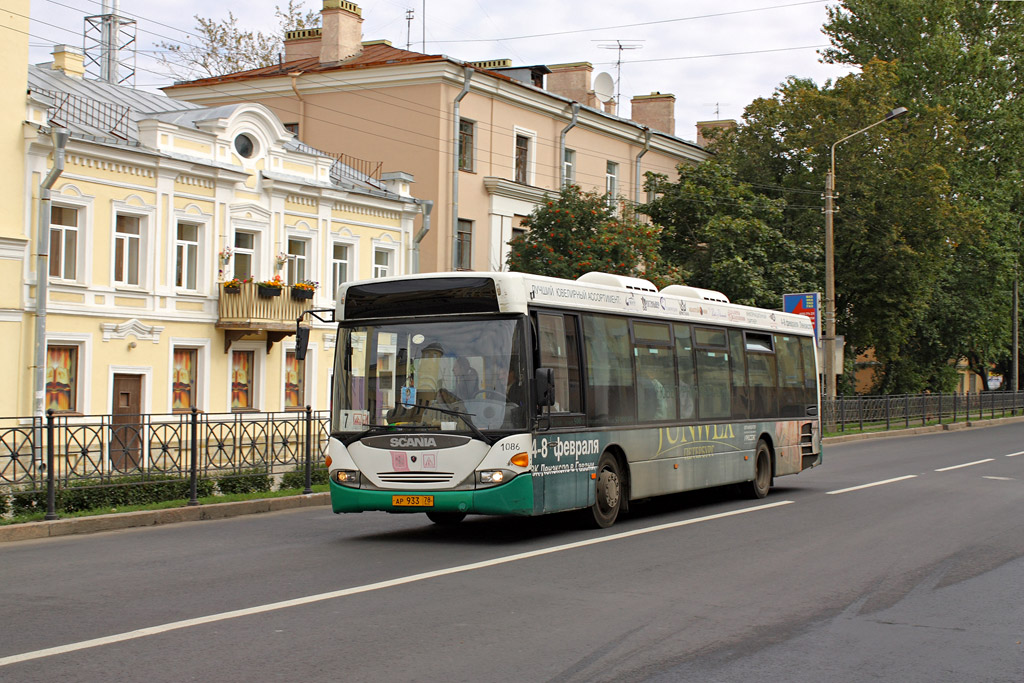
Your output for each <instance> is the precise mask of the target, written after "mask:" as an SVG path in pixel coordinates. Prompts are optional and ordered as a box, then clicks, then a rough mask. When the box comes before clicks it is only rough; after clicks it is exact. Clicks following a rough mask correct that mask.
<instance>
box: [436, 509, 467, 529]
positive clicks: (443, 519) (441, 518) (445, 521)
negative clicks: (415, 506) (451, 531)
mask: <svg viewBox="0 0 1024 683" xmlns="http://www.w3.org/2000/svg"><path fill="white" fill-rule="evenodd" d="M465 518H466V513H465V512H428V513H427V519H429V520H430V521H431V522H433V523H434V524H440V525H441V526H452V525H453V524H458V523H459V522H461V521H462V520H464V519H465Z"/></svg>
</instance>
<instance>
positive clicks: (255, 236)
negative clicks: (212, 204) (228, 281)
mask: <svg viewBox="0 0 1024 683" xmlns="http://www.w3.org/2000/svg"><path fill="white" fill-rule="evenodd" d="M240 234H241V235H252V248H242V247H239V246H238V236H239V235H240ZM262 236H263V235H262V233H261V232H260V231H259V230H252V229H249V228H236V229H235V230H234V231H233V232H232V234H231V249H232V252H233V253H232V256H231V277H242V278H246V277H251V278H253V279H254V280H258V279H259V278H260V277H262V276H261V275H260V272H261V269H260V242H261V241H262V240H261V239H260V238H261V237H262ZM240 254H247V255H248V256H249V272H248V274H245V273H243V274H240V273H239V272H238V270H237V269H238V262H239V261H240V260H241V259H239V255H240Z"/></svg>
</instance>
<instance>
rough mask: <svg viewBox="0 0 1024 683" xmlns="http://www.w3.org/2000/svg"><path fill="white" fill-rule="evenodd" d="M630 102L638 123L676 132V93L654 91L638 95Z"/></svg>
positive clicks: (654, 128) (671, 133)
mask: <svg viewBox="0 0 1024 683" xmlns="http://www.w3.org/2000/svg"><path fill="white" fill-rule="evenodd" d="M630 104H631V106H632V118H633V120H634V121H636V122H637V123H639V124H642V125H645V126H647V127H648V128H651V129H652V130H659V131H661V132H662V133H668V134H669V135H675V134H676V96H675V95H672V94H670V93H664V94H663V93H660V92H652V93H651V94H650V95H637V96H636V97H634V98H633V99H632V100H630Z"/></svg>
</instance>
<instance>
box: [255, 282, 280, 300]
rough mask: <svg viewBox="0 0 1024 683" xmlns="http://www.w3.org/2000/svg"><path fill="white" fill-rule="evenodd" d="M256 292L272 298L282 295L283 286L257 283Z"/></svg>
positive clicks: (265, 297) (266, 297)
mask: <svg viewBox="0 0 1024 683" xmlns="http://www.w3.org/2000/svg"><path fill="white" fill-rule="evenodd" d="M256 293H257V294H259V295H260V296H261V297H263V298H264V299H270V298H271V297H275V296H281V288H280V287H272V286H268V285H256Z"/></svg>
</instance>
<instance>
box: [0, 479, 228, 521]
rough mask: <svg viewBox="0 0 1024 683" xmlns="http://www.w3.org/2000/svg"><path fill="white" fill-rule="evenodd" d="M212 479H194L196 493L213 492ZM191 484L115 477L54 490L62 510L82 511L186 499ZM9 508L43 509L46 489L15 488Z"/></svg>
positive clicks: (27, 511)
mask: <svg viewBox="0 0 1024 683" xmlns="http://www.w3.org/2000/svg"><path fill="white" fill-rule="evenodd" d="M213 492H214V482H213V481H212V480H209V479H199V480H197V481H196V495H197V496H198V497H201V498H202V497H206V496H212V495H213ZM190 497H191V487H190V484H189V480H188V479H178V478H160V479H153V478H148V479H147V478H144V477H139V476H134V477H116V478H113V479H111V480H110V481H109V482H107V483H105V484H95V483H93V482H90V481H81V482H74V483H71V484H68V485H67V486H65V487H63V488H58V489H57V491H56V508H57V509H58V510H61V511H63V512H83V511H85V510H98V509H103V508H115V507H119V506H125V505H148V504H150V503H163V502H166V501H170V500H188V499H189V498H190ZM11 509H12V511H13V512H14V514H15V515H23V514H31V513H33V512H42V511H45V510H46V491H21V492H15V493H14V494H13V495H12V497H11Z"/></svg>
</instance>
